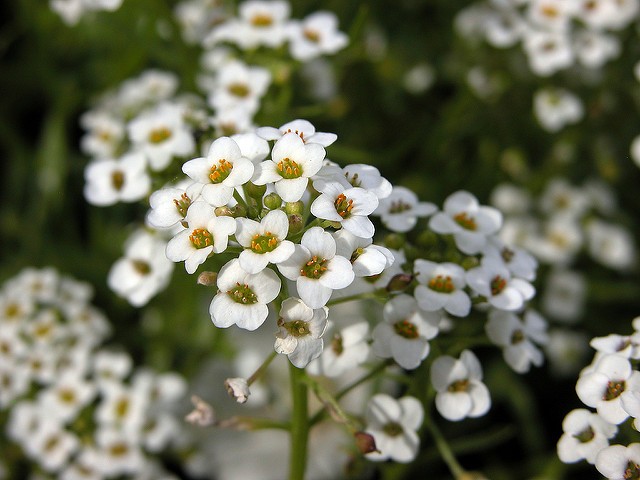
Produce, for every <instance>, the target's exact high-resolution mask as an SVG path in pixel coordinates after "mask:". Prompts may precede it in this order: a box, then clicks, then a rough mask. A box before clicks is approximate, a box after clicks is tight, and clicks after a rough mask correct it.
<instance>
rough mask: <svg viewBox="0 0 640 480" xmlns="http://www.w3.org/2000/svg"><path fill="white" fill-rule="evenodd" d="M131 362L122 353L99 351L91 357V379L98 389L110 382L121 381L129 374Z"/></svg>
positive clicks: (126, 355) (128, 357)
mask: <svg viewBox="0 0 640 480" xmlns="http://www.w3.org/2000/svg"><path fill="white" fill-rule="evenodd" d="M132 364H133V361H132V360H131V357H130V356H129V355H128V354H126V353H124V352H110V351H108V350H100V351H98V352H96V353H95V354H94V356H93V378H94V379H95V380H96V381H97V383H98V385H99V386H100V387H102V386H104V385H105V384H106V383H108V382H111V381H121V380H122V379H124V378H125V377H126V376H127V375H128V374H129V373H130V372H131V366H132Z"/></svg>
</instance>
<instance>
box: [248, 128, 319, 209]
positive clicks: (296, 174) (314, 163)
mask: <svg viewBox="0 0 640 480" xmlns="http://www.w3.org/2000/svg"><path fill="white" fill-rule="evenodd" d="M324 156H325V151H324V147H322V145H319V144H317V143H306V144H305V143H304V141H303V140H302V139H301V138H300V137H299V136H298V135H296V134H295V133H287V134H285V135H284V136H283V137H282V138H280V139H279V140H278V141H277V142H276V143H275V145H274V146H273V150H272V151H271V160H266V161H264V162H262V163H260V164H258V165H256V168H255V174H254V176H253V179H252V182H253V183H255V184H256V185H265V184H267V183H271V182H275V185H274V187H275V190H276V193H277V194H278V195H280V197H282V199H283V200H284V201H285V202H297V201H298V200H300V199H301V198H302V195H303V194H304V192H305V190H306V189H307V184H308V183H309V177H312V176H313V175H315V174H316V173H317V172H318V170H320V167H321V166H322V160H323V159H324Z"/></svg>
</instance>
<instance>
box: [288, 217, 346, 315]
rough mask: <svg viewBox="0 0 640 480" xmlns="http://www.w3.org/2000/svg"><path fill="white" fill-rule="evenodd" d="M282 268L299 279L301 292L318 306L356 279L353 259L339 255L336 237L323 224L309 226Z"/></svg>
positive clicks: (296, 280)
mask: <svg viewBox="0 0 640 480" xmlns="http://www.w3.org/2000/svg"><path fill="white" fill-rule="evenodd" d="M278 270H280V273H282V275H284V276H285V277H286V278H288V279H289V280H294V281H295V282H296V288H297V290H298V296H299V297H300V298H301V299H302V301H303V302H304V303H306V304H307V305H308V306H309V307H311V308H314V309H315V308H320V307H323V306H324V305H326V303H327V301H328V300H329V298H330V297H331V293H332V292H333V290H338V289H341V288H345V287H347V286H348V285H349V284H350V283H351V282H352V281H353V279H354V274H353V268H352V266H351V262H349V260H347V259H346V258H344V257H341V256H340V255H336V242H335V240H334V239H333V237H332V236H331V234H330V233H328V232H325V231H324V230H323V229H322V228H321V227H312V228H310V229H309V230H307V231H306V232H305V233H304V235H303V236H302V239H301V240H300V245H296V246H295V251H294V253H293V255H291V257H289V258H288V259H287V260H286V261H284V262H282V263H279V264H278Z"/></svg>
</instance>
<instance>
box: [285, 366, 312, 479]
mask: <svg viewBox="0 0 640 480" xmlns="http://www.w3.org/2000/svg"><path fill="white" fill-rule="evenodd" d="M289 378H290V380H291V399H292V403H293V411H292V417H291V449H290V456H289V480H303V479H304V471H305V469H306V466H307V440H308V438H309V416H308V405H307V384H306V383H305V382H304V370H303V369H300V368H297V367H295V366H294V365H293V364H289Z"/></svg>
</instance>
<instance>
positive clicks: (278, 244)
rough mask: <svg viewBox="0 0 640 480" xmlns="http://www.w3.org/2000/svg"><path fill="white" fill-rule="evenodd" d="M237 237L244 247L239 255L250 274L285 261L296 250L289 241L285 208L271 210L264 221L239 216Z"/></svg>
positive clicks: (241, 262) (243, 266)
mask: <svg viewBox="0 0 640 480" xmlns="http://www.w3.org/2000/svg"><path fill="white" fill-rule="evenodd" d="M236 222H237V223H238V227H237V229H236V239H237V240H238V243H240V245H242V246H243V247H244V250H243V251H242V253H240V256H239V257H238V260H239V261H240V266H241V267H242V268H243V269H244V270H245V271H246V272H247V273H258V272H260V271H261V270H264V269H265V268H266V266H267V264H269V263H274V264H277V263H281V262H284V261H285V260H287V259H288V258H289V257H290V256H291V255H292V254H293V252H294V250H295V247H294V244H293V242H291V241H289V240H285V238H286V237H287V233H288V231H289V218H288V217H287V214H286V213H284V212H283V211H282V210H271V211H270V212H269V213H267V214H266V215H265V216H264V217H263V218H262V220H260V222H256V221H255V220H251V219H249V218H237V219H236Z"/></svg>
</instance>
